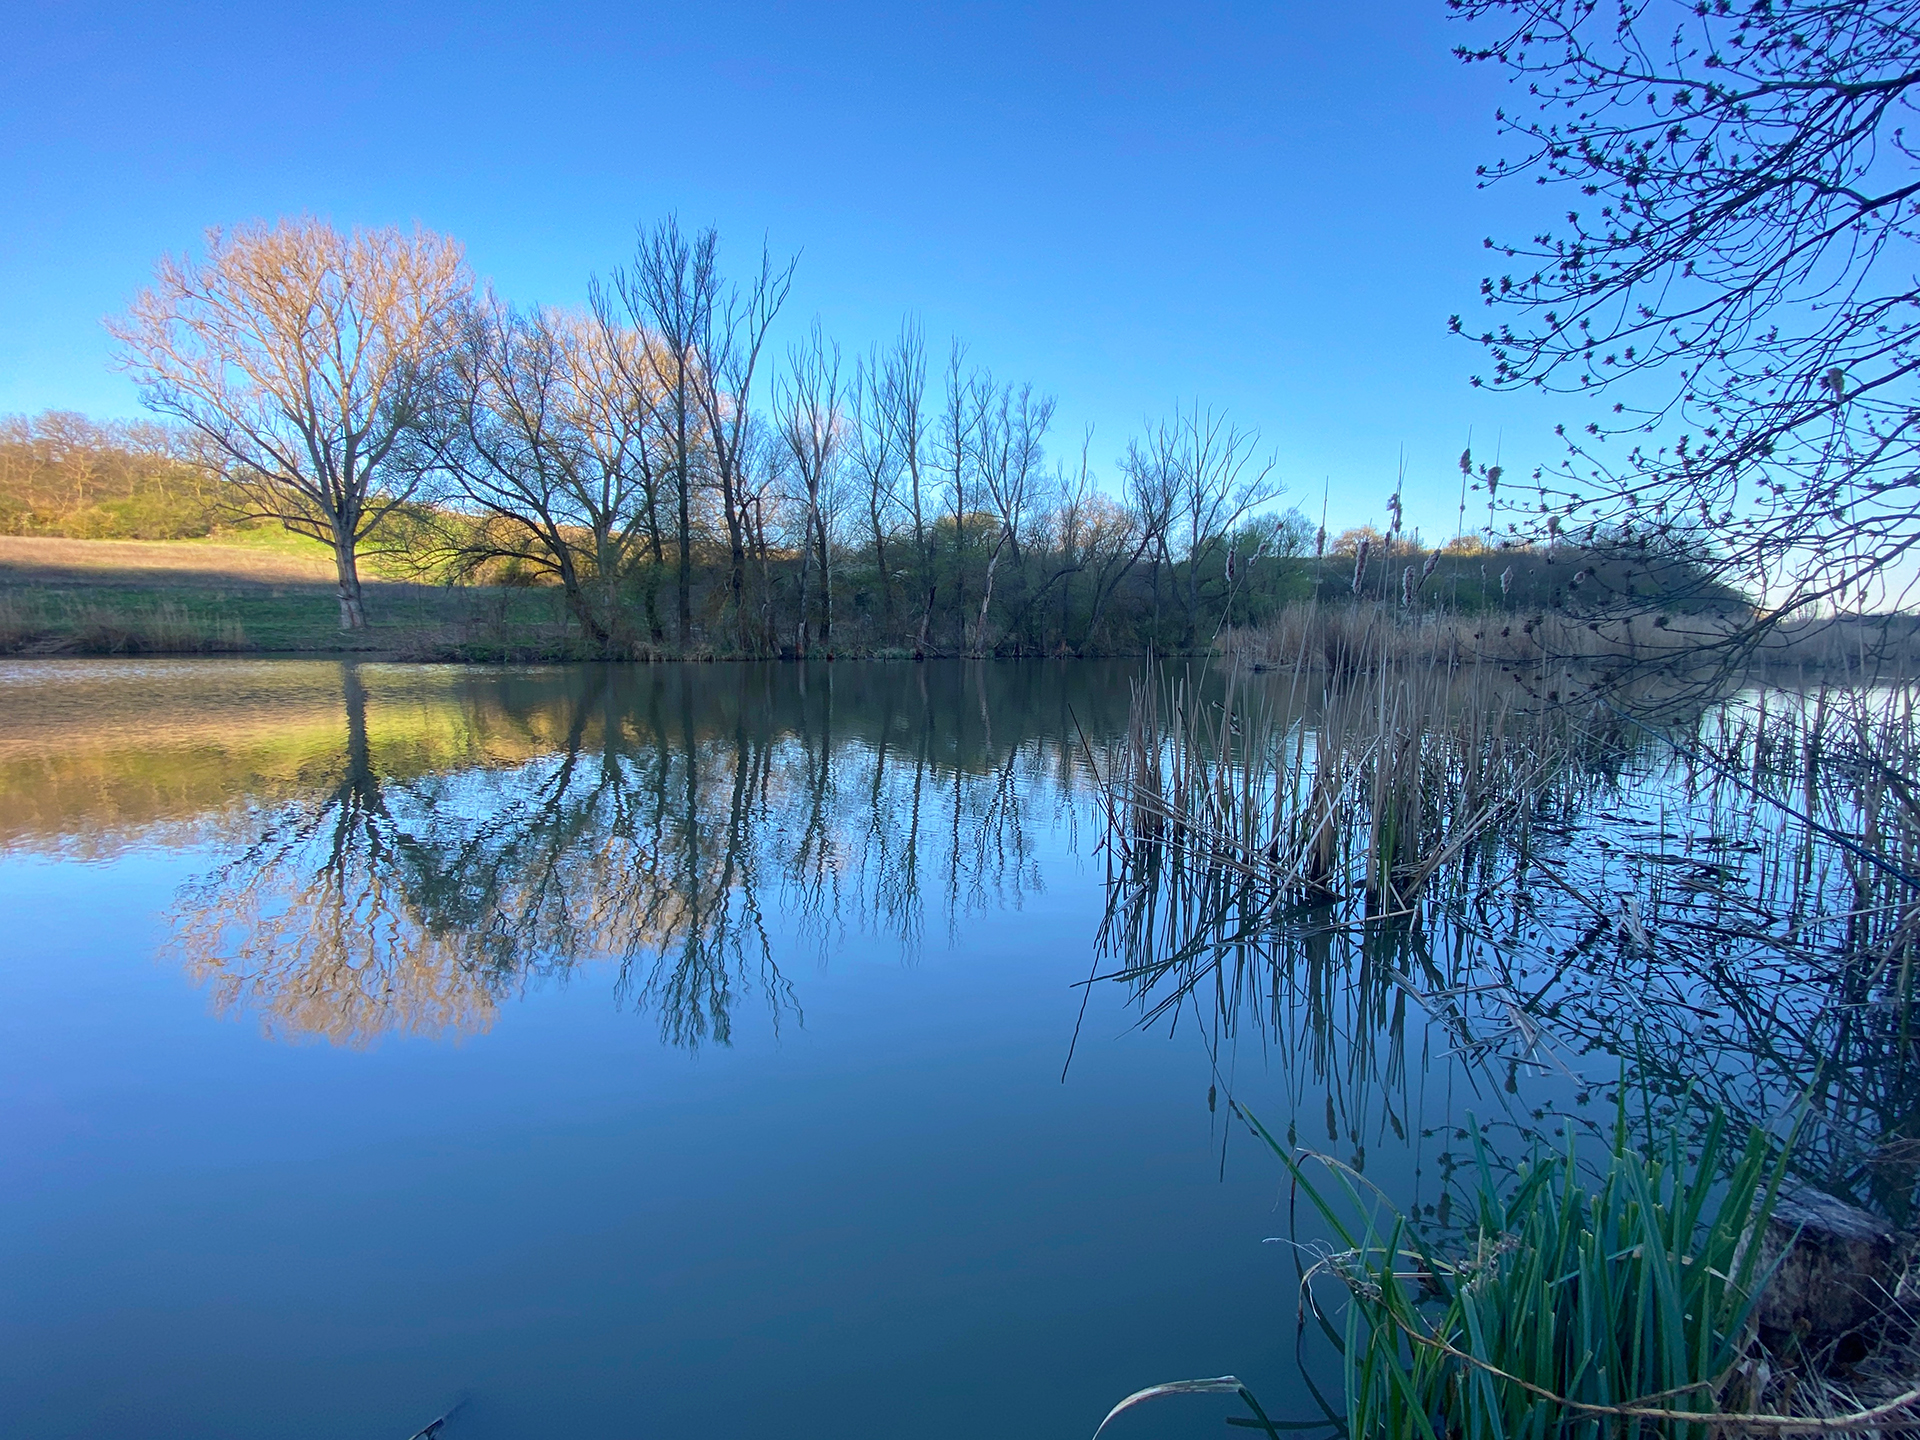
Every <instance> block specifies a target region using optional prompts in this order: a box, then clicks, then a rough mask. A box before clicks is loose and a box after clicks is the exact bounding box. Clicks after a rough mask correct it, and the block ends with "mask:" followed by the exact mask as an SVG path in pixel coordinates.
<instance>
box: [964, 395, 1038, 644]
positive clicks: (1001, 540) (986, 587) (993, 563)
mask: <svg viewBox="0 0 1920 1440" xmlns="http://www.w3.org/2000/svg"><path fill="white" fill-rule="evenodd" d="M978 393H979V395H980V396H981V397H982V399H983V400H984V401H985V403H983V404H981V405H980V406H979V413H978V417H977V419H976V422H975V424H974V426H973V444H974V463H973V468H974V473H975V474H976V475H977V476H978V477H979V480H980V488H981V489H982V490H984V491H985V492H986V499H987V502H988V503H989V504H990V505H991V506H992V507H993V511H994V515H995V517H996V519H997V520H998V521H999V524H998V526H997V527H996V528H997V533H996V534H995V537H994V545H993V551H992V553H991V554H990V555H989V556H988V559H987V573H986V579H985V582H984V584H983V586H982V588H981V593H980V616H979V619H978V621H977V622H976V623H975V625H974V631H973V649H974V653H976V654H979V653H982V652H983V649H984V647H985V645H986V634H987V611H988V608H989V607H990V606H991V605H992V604H993V582H994V577H995V575H996V573H997V572H998V571H999V568H1000V559H1001V556H1002V555H1003V554H1007V553H1009V552H1010V553H1011V555H1012V557H1013V562H1014V564H1015V565H1016V566H1018V565H1019V564H1021V563H1022V562H1021V554H1020V532H1021V529H1022V527H1023V526H1024V525H1025V524H1026V522H1027V519H1028V514H1029V512H1030V511H1031V510H1032V509H1033V508H1034V506H1035V503H1036V501H1037V499H1038V493H1037V492H1038V489H1039V486H1040V483H1041V480H1042V477H1043V472H1042V470H1041V465H1042V462H1043V460H1044V458H1045V448H1044V444H1043V442H1044V440H1045V438H1046V433H1047V430H1048V429H1049V428H1050V427H1051V426H1052V424H1053V410H1054V400H1053V397H1052V396H1051V395H1035V394H1034V393H1033V386H1032V385H1022V386H1021V387H1020V388H1019V389H1018V390H1015V389H1014V388H1013V387H1012V386H1011V385H1007V386H1003V387H1001V388H1000V389H999V390H998V391H995V390H994V388H993V382H992V381H991V380H990V379H988V378H987V377H985V376H982V377H981V383H980V385H979V387H978ZM989 396H990V397H992V398H991V399H987V398H986V397H989ZM963 619H964V617H963Z"/></svg>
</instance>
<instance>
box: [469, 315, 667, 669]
mask: <svg viewBox="0 0 1920 1440" xmlns="http://www.w3.org/2000/svg"><path fill="white" fill-rule="evenodd" d="M644 343H645V342H644V341H643V340H642V338H641V337H640V336H638V335H637V334H635V333H634V332H633V331H631V330H624V331H622V330H611V331H610V330H609V329H608V328H607V327H605V326H603V325H600V324H598V323H596V322H595V321H594V320H593V319H591V318H589V317H587V316H582V315H569V314H566V313H564V312H559V311H551V310H533V311H529V312H515V311H513V310H512V309H510V308H508V307H507V306H505V305H503V304H501V303H500V302H499V301H497V300H495V299H493V298H492V297H491V296H489V297H487V299H486V300H485V301H483V302H482V303H481V304H479V305H477V306H476V307H474V309H473V311H472V313H471V314H470V316H469V317H468V320H467V322H466V324H465V326H464V340H463V343H462V345H461V346H460V349H459V351H458V353H457V355H456V357H455V359H454V361H453V362H452V364H451V365H450V366H449V367H448V369H449V373H450V375H451V377H452V383H451V384H450V385H449V392H450V393H449V397H448V403H447V404H446V405H445V406H444V407H443V414H444V415H445V417H446V420H445V423H444V424H443V425H441V426H439V427H436V431H437V443H436V459H437V461H438V468H439V469H440V471H441V472H442V473H443V474H445V475H447V476H448V477H450V478H451V479H452V481H453V482H454V486H453V490H452V493H451V494H450V495H448V496H446V497H444V498H446V499H448V500H450V501H451V502H452V504H453V506H454V507H455V509H456V511H457V512H460V514H459V519H460V520H464V519H466V518H467V517H470V516H476V515H477V517H478V518H479V520H480V522H481V523H479V524H478V525H475V526H469V525H466V524H461V523H459V521H458V520H456V522H455V524H454V525H453V526H452V529H453V534H454V536H455V537H456V538H455V545H456V549H457V551H458V553H459V558H460V559H461V560H462V561H463V562H464V563H465V564H466V565H467V566H469V567H471V566H473V565H474V564H476V563H478V562H481V561H485V560H493V559H511V560H514V561H517V562H520V563H521V564H523V565H524V566H526V567H527V568H529V569H531V570H532V571H533V572H534V573H536V574H543V575H546V576H550V577H551V578H552V579H554V580H555V581H557V582H558V583H559V585H560V587H561V591H562V593H563V594H564V595H565V597H566V601H567V604H568V607H569V608H570V609H571V610H572V611H573V613H574V615H575V617H576V618H577V619H578V620H579V621H580V624H581V628H582V629H583V630H584V631H586V633H587V634H588V635H589V636H590V637H591V638H592V639H593V640H594V641H595V642H596V643H597V644H598V645H600V646H601V647H603V648H612V647H614V646H615V644H616V642H618V641H621V640H622V639H623V637H622V635H621V631H622V628H623V623H622V618H623V617H622V606H621V603H620V590H621V583H622V581H623V580H624V579H625V578H626V577H627V574H628V572H629V570H630V569H631V564H630V562H631V560H632V558H633V556H634V554H635V552H636V551H637V550H639V549H641V547H642V546H644V545H645V544H646V541H647V538H648V531H649V516H650V511H651V507H652V501H653V497H654V496H655V494H656V493H657V489H658V483H657V482H658V476H657V474H656V471H655V466H654V457H653V454H652V447H651V443H650V442H651V440H652V438H653V437H652V434H651V430H652V422H653V416H654V411H653V407H652V405H651V404H650V403H649V401H650V397H648V396H647V395H645V394H644V393H640V394H636V392H635V391H634V389H633V388H632V387H631V386H630V385H629V384H628V383H627V378H628V377H629V376H632V375H634V374H636V373H638V372H639V371H640V367H641V366H642V365H643V364H644V362H643V361H641V360H640V359H639V358H638V356H637V354H635V353H633V352H635V351H637V349H638V348H639V347H640V346H641V345H643V344H644ZM655 533H656V535H657V530H656V531H655Z"/></svg>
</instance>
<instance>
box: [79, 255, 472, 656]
mask: <svg viewBox="0 0 1920 1440" xmlns="http://www.w3.org/2000/svg"><path fill="white" fill-rule="evenodd" d="M470 287H471V282H470V278H469V276H468V272H467V268H466V265H465V262H464V260H463V259H462V257H461V251H460V247H459V246H458V245H457V244H455V243H454V242H453V241H452V240H449V239H447V238H446V237H444V236H441V235H436V234H433V233H432V232H430V231H425V230H415V231H413V232H412V233H411V234H408V233H404V232H402V231H400V230H396V229H391V228H388V229H379V230H359V229H356V230H353V231H350V232H346V233H342V232H341V231H339V230H337V229H335V228H334V227H333V226H331V225H329V224H326V223H324V222H322V221H319V220H315V219H312V218H300V219H290V220H281V221H278V222H276V223H274V224H270V225H269V224H266V223H255V224H249V225H242V226H239V227H237V228H235V229H233V230H213V231H210V232H208V235H207V245H206V254H205V256H204V257H203V258H200V259H197V260H196V259H192V258H190V257H186V256H172V255H169V256H165V257H163V258H162V259H161V260H160V262H159V264H158V265H157V266H156V267H155V273H154V281H153V284H152V285H151V286H149V287H148V288H147V289H145V290H143V291H141V292H140V293H139V294H138V295H137V296H136V297H135V298H134V300H133V303H132V305H131V306H129V308H128V310H127V313H126V314H125V315H124V316H122V317H119V318H117V319H115V320H112V321H110V322H109V324H108V329H109V331H110V332H111V333H112V335H113V337H114V338H115V340H117V341H118V342H119V346H120V359H121V363H122V364H123V365H124V367H125V368H126V370H127V371H128V372H129V373H130V374H131V375H132V376H133V377H134V379H135V380H136V381H137V382H139V384H140V385H141V387H142V389H143V391H144V392H145V398H146V401H147V403H148V404H149V405H150V406H152V407H153V408H154V409H155V410H157V411H159V412H160V413H162V414H164V415H170V416H173V417H175V418H176V419H178V420H180V421H182V422H183V423H184V424H185V425H187V426H188V427H189V428H190V429H191V430H193V431H194V432H195V433H196V434H197V435H198V436H199V437H201V439H202V440H203V441H204V443H205V445H206V447H207V452H208V454H209V455H210V456H211V457H212V460H213V463H216V464H217V465H218V466H219V467H220V468H221V469H222V470H223V471H224V474H225V477H226V478H227V479H228V480H229V481H231V482H232V483H233V485H234V486H235V487H236V488H237V490H238V492H239V493H240V494H242V495H244V496H246V497H247V499H248V500H249V501H250V503H251V506H252V507H253V510H254V512H255V513H256V514H257V515H258V516H261V517H266V518H271V519H274V520H278V521H279V522H280V523H281V524H283V525H284V526H286V528H287V529H289V530H291V531H294V532H295V533H296V534H301V535H307V536H311V537H312V538H313V539H316V540H319V541H321V542H323V543H325V544H326V545H328V546H330V547H331V548H332V550H333V554H334V565H335V571H336V575H337V578H338V585H339V598H340V627H341V629H343V630H357V629H360V628H362V627H364V626H365V624H366V608H365V605H364V604H363V602H362V599H361V593H360V572H359V564H358V557H359V551H360V546H361V543H362V542H363V541H364V540H365V539H366V538H367V537H368V536H369V535H370V534H372V533H373V532H374V531H375V530H376V529H377V528H378V527H379V525H380V522H381V521H382V520H384V519H385V518H386V517H387V516H388V515H390V514H391V513H392V512H393V510H394V509H395V508H396V507H398V506H400V505H403V504H404V503H405V502H406V500H407V498H408V496H409V495H410V494H411V493H412V489H413V486H414V484H415V483H416V477H414V476H412V475H410V474H409V473H408V472H406V471H405V470H404V469H400V468H397V467H395V466H394V465H393V464H392V463H391V462H392V461H394V460H395V459H396V454H395V452H396V447H398V446H400V445H401V444H402V442H403V440H404V439H405V438H406V437H407V436H408V434H409V433H410V432H412V431H413V430H414V429H415V428H416V427H417V426H419V425H420V424H421V423H422V421H423V420H424V419H425V418H426V411H427V407H428V406H429V405H430V403H431V397H432V396H433V394H434V393H435V388H436V387H435V376H436V371H437V370H438V368H439V366H440V365H441V363H442V362H443V361H444V359H445V357H446V355H447V353H448V351H449V349H450V347H451V345H452V343H453V341H454V338H455V334H456V331H457V325H456V316H457V312H458V309H459V306H460V302H461V301H462V300H463V299H464V297H465V296H466V295H467V293H468V292H469V289H470Z"/></svg>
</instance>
